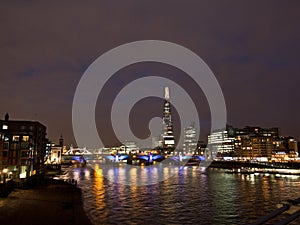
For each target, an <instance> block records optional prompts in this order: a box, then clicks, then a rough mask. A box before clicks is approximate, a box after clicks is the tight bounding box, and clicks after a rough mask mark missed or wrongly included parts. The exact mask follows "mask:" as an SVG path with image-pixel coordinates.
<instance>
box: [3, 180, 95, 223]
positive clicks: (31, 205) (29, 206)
mask: <svg viewBox="0 0 300 225" xmlns="http://www.w3.org/2000/svg"><path fill="white" fill-rule="evenodd" d="M0 221H1V224H2V223H3V224H22V225H27V224H28V225H40V224H43V225H48V224H49V225H54V224H66V225H68V224H70V225H71V224H72V225H76V224H78V225H85V224H88V225H89V224H91V223H90V221H89V219H88V218H87V216H86V215H85V213H84V210H83V208H82V197H81V190H80V189H79V188H77V187H75V186H74V185H71V184H68V183H66V182H63V181H58V180H48V181H45V182H44V183H42V184H38V185H37V186H34V187H32V188H31V189H27V190H23V189H15V190H13V191H12V192H11V193H10V194H9V195H8V197H6V198H0Z"/></svg>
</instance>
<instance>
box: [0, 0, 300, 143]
mask: <svg viewBox="0 0 300 225" xmlns="http://www.w3.org/2000/svg"><path fill="white" fill-rule="evenodd" d="M116 2H117V1H114V3H108V1H106V2H104V1H78V0H73V1H63V2H62V1H57V0H54V1H45V2H41V1H13V0H12V1H5V2H2V3H1V7H0V29H1V35H0V68H1V70H0V74H1V82H0V116H1V118H2V119H4V115H5V113H6V112H8V113H9V114H10V118H11V119H26V120H38V121H40V122H42V123H43V124H45V125H46V126H47V130H48V137H49V138H50V139H51V140H53V141H57V140H58V138H59V136H60V134H61V133H62V134H63V135H64V137H65V140H66V144H67V145H69V144H71V143H73V145H76V144H75V140H74V137H73V131H72V118H71V116H72V101H73V96H74V92H75V89H76V86H77V84H78V82H79V80H80V78H81V76H82V74H83V73H84V71H85V70H86V69H87V67H88V66H89V65H90V64H91V63H92V62H93V61H94V60H95V59H96V58H97V57H99V56H100V55H101V54H103V53H104V52H106V51H108V50H110V49H111V48H114V47H117V46H118V45H121V44H124V43H127V42H132V41H137V40H148V39H155V40H164V41H169V42H174V43H177V44H180V45H182V46H185V47H187V48H189V49H191V50H192V51H194V52H195V53H197V54H198V55H199V56H200V57H201V58H202V59H203V60H204V61H205V62H206V63H207V64H208V66H209V67H210V68H211V70H212V71H213V72H214V74H215V75H216V77H217V79H218V81H219V83H220V86H221V88H222V90H223V94H224V97H225V101H226V106H227V113H228V123H229V124H232V125H233V126H236V127H243V126H246V125H258V126H262V127H274V126H276V127H280V131H281V134H282V135H291V136H295V137H296V138H297V139H298V140H299V139H300V120H299V111H300V105H299V102H300V101H299V100H300V93H299V86H300V84H299V81H300V76H299V75H300V74H299V71H300V62H299V61H300V60H299V59H300V16H299V15H300V2H299V1H275V0H273V1H263V3H262V2H261V1H253V0H251V1H242V2H241V1H229V0H228V1H212V0H207V1H188V2H187V1H174V0H172V1H147V3H145V2H146V1H128V2H126V3H124V2H123V1H119V3H116ZM142 2H143V3H142ZM155 68H156V67H155ZM125 70H126V69H125ZM125 70H124V73H129V72H128V69H127V71H125ZM153 70H155V71H158V70H159V67H158V68H156V69H153ZM166 70H169V69H166ZM129 71H130V68H129ZM121 72H122V71H121ZM132 73H151V68H150V66H148V65H145V66H144V67H143V66H139V65H138V66H136V67H134V68H132ZM129 74H130V73H129ZM174 74H176V71H174ZM118 82H119V83H122V81H118V80H116V81H115V82H114V83H112V87H114V85H115V87H116V88H118V87H119V86H118V85H120V84H119V83H118ZM162 94H163V93H162ZM203 102H204V104H203V105H204V106H205V107H204V109H203V111H204V114H203V118H200V120H203V121H202V122H203V124H205V122H206V121H208V120H209V118H206V117H207V115H209V114H208V113H207V112H209V109H207V105H205V104H206V103H205V100H203ZM99 107H100V108H101V107H105V106H103V105H101V106H97V109H98V108H99ZM100 108H99V109H100ZM99 109H98V110H97V113H98V112H99ZM154 114H155V113H154ZM154 114H153V115H154ZM202 137H203V138H204V137H205V132H203V133H202Z"/></svg>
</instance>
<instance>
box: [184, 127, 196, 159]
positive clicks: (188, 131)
mask: <svg viewBox="0 0 300 225" xmlns="http://www.w3.org/2000/svg"><path fill="white" fill-rule="evenodd" d="M197 144H198V137H197V129H196V128H195V125H194V124H191V126H188V127H186V128H184V133H183V152H185V153H187V154H191V153H195V151H196V148H197Z"/></svg>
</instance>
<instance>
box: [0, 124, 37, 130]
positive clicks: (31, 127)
mask: <svg viewBox="0 0 300 225" xmlns="http://www.w3.org/2000/svg"><path fill="white" fill-rule="evenodd" d="M26 128H27V127H25V126H20V130H25V129H26ZM2 129H3V130H8V125H5V124H4V125H2ZM29 130H31V131H33V130H34V126H29ZM39 130H41V129H39Z"/></svg>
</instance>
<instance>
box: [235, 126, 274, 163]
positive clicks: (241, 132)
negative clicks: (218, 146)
mask: <svg viewBox="0 0 300 225" xmlns="http://www.w3.org/2000/svg"><path fill="white" fill-rule="evenodd" d="M278 139H279V131H278V128H276V127H275V128H261V127H249V126H247V127H245V128H242V129H235V144H234V147H235V152H236V156H238V157H245V158H250V159H251V158H256V157H267V158H271V157H272V153H273V151H274V150H275V147H274V144H273V142H274V141H276V140H278Z"/></svg>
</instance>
